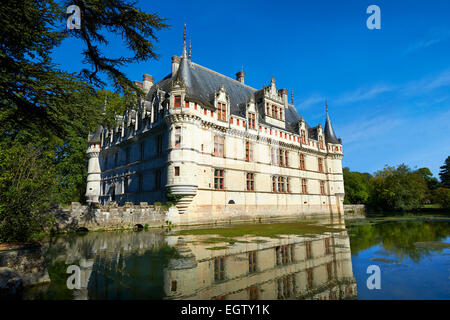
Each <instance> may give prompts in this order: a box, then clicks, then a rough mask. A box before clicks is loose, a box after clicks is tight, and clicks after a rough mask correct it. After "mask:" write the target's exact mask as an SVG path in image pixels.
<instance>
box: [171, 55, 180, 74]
mask: <svg viewBox="0 0 450 320" xmlns="http://www.w3.org/2000/svg"><path fill="white" fill-rule="evenodd" d="M180 61H181V59H180V57H177V56H173V57H172V76H175V74H176V73H177V71H178V67H179V66H180Z"/></svg>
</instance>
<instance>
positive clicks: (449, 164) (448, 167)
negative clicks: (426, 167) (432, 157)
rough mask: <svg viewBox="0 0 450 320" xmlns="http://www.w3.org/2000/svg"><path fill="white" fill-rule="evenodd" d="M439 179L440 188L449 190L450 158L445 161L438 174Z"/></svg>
mask: <svg viewBox="0 0 450 320" xmlns="http://www.w3.org/2000/svg"><path fill="white" fill-rule="evenodd" d="M439 177H440V178H441V184H442V186H443V187H444V188H450V156H448V157H447V159H445V163H444V165H443V166H442V167H441V171H440V172H439Z"/></svg>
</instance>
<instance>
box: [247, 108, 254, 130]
mask: <svg viewBox="0 0 450 320" xmlns="http://www.w3.org/2000/svg"><path fill="white" fill-rule="evenodd" d="M248 127H249V128H250V129H256V116H255V114H254V113H251V112H249V113H248Z"/></svg>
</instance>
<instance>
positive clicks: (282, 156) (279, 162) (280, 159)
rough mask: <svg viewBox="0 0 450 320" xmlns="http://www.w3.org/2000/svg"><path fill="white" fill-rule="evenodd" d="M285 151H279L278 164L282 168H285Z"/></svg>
mask: <svg viewBox="0 0 450 320" xmlns="http://www.w3.org/2000/svg"><path fill="white" fill-rule="evenodd" d="M283 160H284V151H283V150H281V149H278V164H279V165H280V167H284V161H283Z"/></svg>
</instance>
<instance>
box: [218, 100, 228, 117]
mask: <svg viewBox="0 0 450 320" xmlns="http://www.w3.org/2000/svg"><path fill="white" fill-rule="evenodd" d="M217 107H218V108H217V116H218V117H217V119H219V120H221V121H227V105H226V104H224V103H218V104H217Z"/></svg>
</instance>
